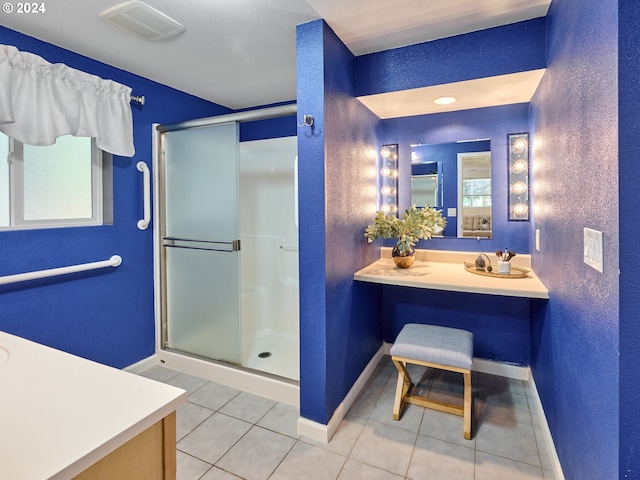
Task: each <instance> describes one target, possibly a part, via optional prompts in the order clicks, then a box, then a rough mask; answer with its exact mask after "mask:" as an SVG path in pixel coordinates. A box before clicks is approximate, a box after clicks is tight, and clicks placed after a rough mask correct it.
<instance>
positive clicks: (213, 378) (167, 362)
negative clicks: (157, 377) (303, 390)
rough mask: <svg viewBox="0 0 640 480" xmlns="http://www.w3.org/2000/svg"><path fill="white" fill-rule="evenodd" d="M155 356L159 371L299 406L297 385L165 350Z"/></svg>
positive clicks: (298, 388) (298, 387)
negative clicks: (174, 371)
mask: <svg viewBox="0 0 640 480" xmlns="http://www.w3.org/2000/svg"><path fill="white" fill-rule="evenodd" d="M156 355H157V357H158V364H159V365H162V366H163V367H167V368H171V369H172V370H177V371H178V372H182V373H187V374H189V375H194V376H196V377H200V378H204V379H205V380H209V381H210V382H216V383H219V384H221V385H225V386H227V387H231V388H237V389H238V390H242V391H244V392H247V393H253V394H254V395H260V396H262V397H266V398H270V399H271V400H275V401H277V402H284V403H287V404H289V405H293V406H295V407H297V406H299V405H300V386H299V385H298V383H297V382H293V381H286V380H283V379H279V378H274V377H271V376H267V375H260V374H256V373H253V372H249V371H246V370H243V369H240V368H234V367H233V366H228V365H226V364H223V363H215V362H210V361H206V360H201V359H199V358H194V357H189V356H187V355H182V354H179V353H174V352H170V351H167V350H160V351H159V352H158V353H157V354H156Z"/></svg>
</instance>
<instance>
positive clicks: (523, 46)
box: [355, 18, 546, 96]
mask: <svg viewBox="0 0 640 480" xmlns="http://www.w3.org/2000/svg"><path fill="white" fill-rule="evenodd" d="M545 65H546V59H545V21H544V18H537V19H534V20H528V21H526V22H520V23H515V24H512V25H506V26H502V27H495V28H489V29H486V30H482V31H479V32H472V33H467V34H465V35H458V36H455V37H449V38H443V39H441V40H435V41H432V42H426V43H419V44H416V45H410V46H408V47H401V48H395V49H392V50H385V51H383V52H378V53H371V54H369V55H362V56H360V57H357V59H356V85H355V92H356V95H357V96H361V95H373V94H376V93H384V92H395V91H398V90H407V89H410V88H419V87H428V86H431V85H440V84H445V83H452V82H461V81H464V80H472V79H475V78H484V77H492V76H494V75H505V74H509V73H517V72H525V71H529V70H536V69H539V68H545Z"/></svg>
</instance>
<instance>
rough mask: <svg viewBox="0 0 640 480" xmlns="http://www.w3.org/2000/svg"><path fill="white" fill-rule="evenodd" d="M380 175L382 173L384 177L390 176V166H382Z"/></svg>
mask: <svg viewBox="0 0 640 480" xmlns="http://www.w3.org/2000/svg"><path fill="white" fill-rule="evenodd" d="M380 175H382V176H383V177H390V176H391V169H390V168H389V167H382V168H381V169H380Z"/></svg>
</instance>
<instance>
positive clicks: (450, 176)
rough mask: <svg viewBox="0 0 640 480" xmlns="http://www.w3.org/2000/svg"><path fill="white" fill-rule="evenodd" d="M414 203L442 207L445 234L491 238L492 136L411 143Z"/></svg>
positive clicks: (448, 235) (449, 235)
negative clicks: (445, 224)
mask: <svg viewBox="0 0 640 480" xmlns="http://www.w3.org/2000/svg"><path fill="white" fill-rule="evenodd" d="M411 203H412V204H413V203H415V204H416V205H417V206H425V205H429V206H432V207H436V208H438V209H442V214H443V216H445V217H446V218H447V226H446V228H445V230H444V232H443V236H446V237H458V238H491V237H492V221H491V220H492V219H491V204H492V198H491V142H490V140H473V141H459V142H451V143H439V144H425V145H412V146H411Z"/></svg>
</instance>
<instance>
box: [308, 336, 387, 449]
mask: <svg viewBox="0 0 640 480" xmlns="http://www.w3.org/2000/svg"><path fill="white" fill-rule="evenodd" d="M384 353H385V350H384V345H383V346H381V347H380V349H379V350H378V351H377V352H376V353H375V355H374V356H373V357H372V358H371V360H369V363H368V364H367V366H366V367H365V368H364V370H363V371H362V373H361V374H360V376H359V377H358V379H357V380H356V382H355V383H354V384H353V386H352V387H351V389H350V390H349V393H347V395H346V396H345V397H344V400H342V402H340V405H338V408H336V411H335V412H333V415H332V416H331V419H329V423H328V424H327V425H323V424H322V423H317V422H313V421H311V420H308V419H306V418H303V417H300V418H298V433H299V434H300V435H305V436H307V437H309V438H312V439H314V440H316V441H318V442H322V443H329V441H330V440H331V437H333V434H334V433H336V430H337V429H338V427H339V426H340V422H341V421H342V419H343V418H344V417H345V415H346V414H347V412H348V411H349V408H351V405H353V402H355V400H356V398H357V397H358V394H359V393H360V391H361V390H362V389H363V388H364V386H365V384H366V383H367V380H369V377H370V376H371V374H372V373H373V371H374V370H375V368H376V367H377V366H378V364H379V363H380V360H381V359H382V356H383V355H384Z"/></svg>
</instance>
